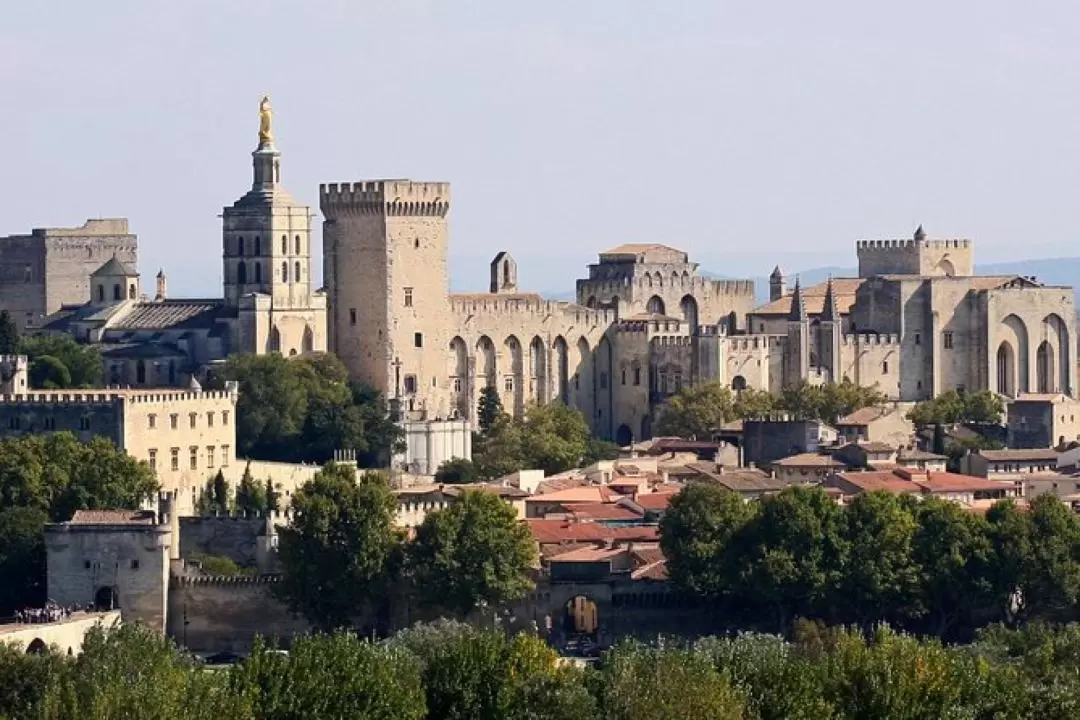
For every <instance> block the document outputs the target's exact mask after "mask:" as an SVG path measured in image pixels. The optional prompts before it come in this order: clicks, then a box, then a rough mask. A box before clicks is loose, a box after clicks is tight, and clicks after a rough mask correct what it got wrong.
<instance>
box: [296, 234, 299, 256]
mask: <svg viewBox="0 0 1080 720" xmlns="http://www.w3.org/2000/svg"><path fill="white" fill-rule="evenodd" d="M295 244H296V254H297V255H299V254H300V236H299V235H297V236H296V240H295Z"/></svg>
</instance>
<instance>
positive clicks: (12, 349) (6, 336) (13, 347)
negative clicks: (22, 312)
mask: <svg viewBox="0 0 1080 720" xmlns="http://www.w3.org/2000/svg"><path fill="white" fill-rule="evenodd" d="M18 351H19V328H18V326H17V325H16V324H15V320H14V318H12V317H11V313H9V312H8V311H7V310H0V355H14V354H15V353H17V352H18Z"/></svg>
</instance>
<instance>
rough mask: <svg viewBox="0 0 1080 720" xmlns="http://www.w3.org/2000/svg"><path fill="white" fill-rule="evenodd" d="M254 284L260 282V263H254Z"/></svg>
mask: <svg viewBox="0 0 1080 720" xmlns="http://www.w3.org/2000/svg"><path fill="white" fill-rule="evenodd" d="M256 247H258V245H256ZM255 282H257V283H261V282H262V263H260V262H256V263H255Z"/></svg>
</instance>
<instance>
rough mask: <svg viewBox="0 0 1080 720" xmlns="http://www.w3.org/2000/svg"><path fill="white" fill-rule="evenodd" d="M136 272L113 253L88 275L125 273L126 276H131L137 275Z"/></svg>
mask: <svg viewBox="0 0 1080 720" xmlns="http://www.w3.org/2000/svg"><path fill="white" fill-rule="evenodd" d="M138 274H139V273H137V272H135V271H134V270H132V269H131V268H129V267H128V266H127V265H125V264H124V263H122V262H120V259H119V258H117V257H116V256H115V255H113V256H112V257H111V258H109V262H107V263H105V264H104V265H102V266H101V267H99V268H98V269H97V270H95V271H94V272H92V273H90V277H97V276H98V275H126V276H131V275H138Z"/></svg>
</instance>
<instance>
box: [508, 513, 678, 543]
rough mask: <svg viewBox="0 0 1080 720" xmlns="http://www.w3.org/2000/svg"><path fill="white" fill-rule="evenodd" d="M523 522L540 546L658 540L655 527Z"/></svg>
mask: <svg viewBox="0 0 1080 720" xmlns="http://www.w3.org/2000/svg"><path fill="white" fill-rule="evenodd" d="M525 522H526V523H527V524H528V526H529V530H530V532H532V534H533V538H535V539H536V541H537V542H538V543H540V544H551V543H564V542H587V541H594V542H605V541H612V540H626V541H635V542H656V541H658V540H659V528H658V527H657V526H656V525H634V526H621V527H618V526H616V527H611V526H608V525H604V524H602V523H595V522H571V521H568V520H548V519H546V518H545V519H529V520H526V521H525Z"/></svg>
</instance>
